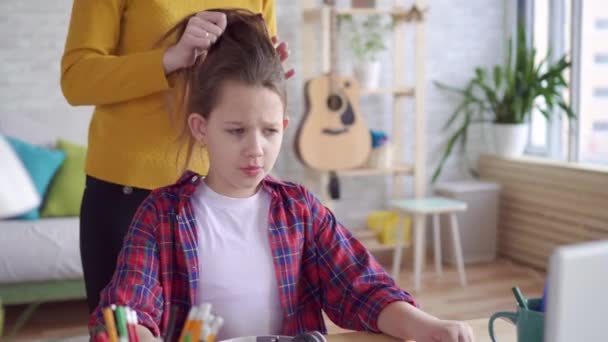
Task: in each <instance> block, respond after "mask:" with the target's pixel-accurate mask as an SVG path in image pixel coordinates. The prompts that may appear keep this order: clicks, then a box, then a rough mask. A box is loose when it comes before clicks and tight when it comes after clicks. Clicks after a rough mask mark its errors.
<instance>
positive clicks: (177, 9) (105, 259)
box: [61, 0, 287, 312]
mask: <svg viewBox="0 0 608 342" xmlns="http://www.w3.org/2000/svg"><path fill="white" fill-rule="evenodd" d="M224 6H231V7H238V8H244V9H248V10H251V11H253V12H257V13H262V14H263V15H264V19H265V20H266V22H267V23H268V28H269V31H270V32H271V34H272V35H274V34H276V16H275V12H276V9H275V1H274V0H230V1H228V0H190V1H185V0H180V1H169V0H128V1H127V0H95V1H91V0H74V4H73V8H72V14H71V20H70V27H69V31H68V35H67V39H66V44H65V52H64V55H63V57H62V60H61V88H62V90H63V94H64V96H65V98H66V99H67V101H68V102H69V103H70V104H72V105H94V106H95V111H94V113H93V118H92V120H91V124H90V127H89V134H88V139H89V144H88V152H87V161H86V170H85V171H86V175H87V179H86V189H85V191H84V195H83V199H82V205H81V209H80V254H81V259H82V268H83V272H84V280H85V284H86V292H87V303H88V305H89V310H90V311H91V312H92V311H93V309H95V306H96V305H97V304H98V303H99V292H100V291H101V290H102V289H103V288H104V287H105V286H106V285H107V284H108V282H109V281H110V279H111V277H112V274H113V273H114V269H115V266H116V257H117V255H118V253H119V251H120V249H121V247H122V242H123V239H124V237H125V234H126V232H127V228H128V227H129V223H130V222H131V220H132V218H133V214H134V213H135V211H136V210H137V208H138V207H139V205H140V204H141V203H142V201H143V200H144V199H145V198H146V197H147V196H148V194H149V192H150V190H151V189H155V188H159V187H162V186H166V185H169V184H171V183H173V182H175V180H176V179H177V178H179V176H180V171H179V169H178V168H176V167H175V160H174V157H175V155H177V153H178V146H176V145H175V144H174V141H175V138H176V132H175V130H174V127H172V126H170V125H169V123H168V120H167V115H166V111H165V106H164V101H165V94H164V91H165V90H167V89H169V87H170V86H171V83H172V82H173V77H172V76H173V73H174V71H176V70H180V69H182V68H185V67H189V66H190V65H192V62H193V60H194V58H193V55H194V54H195V50H196V51H199V52H202V51H205V50H206V49H207V48H208V47H209V46H210V45H212V44H213V42H215V41H216V40H217V38H218V37H219V36H221V34H222V32H223V31H224V29H225V27H226V18H225V16H224V14H223V13H214V12H213V11H208V10H207V9H209V8H214V7H224ZM193 12H198V13H197V15H196V16H193V17H192V20H190V21H189V22H188V25H187V26H188V30H187V34H185V35H184V36H183V37H182V39H180V40H179V41H178V42H177V43H176V44H173V45H171V46H168V45H163V46H154V44H155V43H157V42H158V40H159V38H160V37H162V35H163V34H164V33H165V32H166V31H167V30H168V29H170V28H171V27H173V26H175V24H176V23H177V22H179V21H180V20H182V18H184V17H185V16H186V15H188V14H190V13H193ZM277 48H278V49H279V50H281V51H282V52H283V54H282V55H283V56H284V57H286V56H287V53H286V52H287V48H286V45H284V44H283V45H278V46H277ZM197 157H200V158H193V160H192V161H191V162H190V164H189V166H188V167H189V168H190V169H192V170H195V171H196V172H198V173H201V174H205V173H206V172H207V168H208V160H207V158H206V155H205V154H204V153H199V154H198V155H197Z"/></svg>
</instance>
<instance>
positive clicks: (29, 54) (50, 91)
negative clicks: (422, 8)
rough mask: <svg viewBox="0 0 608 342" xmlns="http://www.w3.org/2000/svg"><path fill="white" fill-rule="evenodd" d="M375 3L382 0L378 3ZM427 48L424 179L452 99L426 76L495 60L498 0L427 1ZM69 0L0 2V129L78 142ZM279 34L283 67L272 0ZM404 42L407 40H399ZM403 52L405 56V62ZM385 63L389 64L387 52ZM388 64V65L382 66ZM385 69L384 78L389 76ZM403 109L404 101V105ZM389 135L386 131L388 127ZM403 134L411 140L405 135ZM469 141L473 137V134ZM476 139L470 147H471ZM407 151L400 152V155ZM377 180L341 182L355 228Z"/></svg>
mask: <svg viewBox="0 0 608 342" xmlns="http://www.w3.org/2000/svg"><path fill="white" fill-rule="evenodd" d="M378 2H379V3H387V1H386V0H385V1H382V0H379V1H378ZM428 2H429V12H428V26H427V27H428V29H427V37H428V50H427V56H428V61H427V66H426V75H427V79H428V82H427V106H426V107H427V110H428V113H427V115H428V119H427V150H428V156H427V160H428V166H427V170H428V173H429V174H428V176H429V177H430V174H431V172H432V171H433V169H434V167H435V165H436V163H437V161H438V158H439V153H440V151H441V148H442V144H443V143H444V141H445V139H446V137H447V134H446V133H445V132H443V131H442V130H441V127H442V126H443V124H444V122H445V120H446V119H447V117H448V116H449V114H450V113H451V110H452V109H453V108H454V105H455V103H456V101H457V99H456V98H454V97H449V96H447V95H446V94H445V93H441V92H439V91H438V90H437V89H436V88H435V87H434V86H433V85H432V84H431V81H432V80H441V81H445V82H448V83H450V84H455V85H462V84H464V83H465V82H466V81H467V80H468V78H469V77H470V76H471V75H472V70H473V68H474V67H475V66H478V65H482V66H490V65H493V64H495V63H498V62H500V61H501V59H502V57H501V56H502V50H503V45H504V44H503V41H504V40H503V39H504V34H505V32H504V24H503V22H504V20H503V16H504V14H503V13H504V1H498V0H429V1H428ZM71 4H72V2H71V1H70V0H54V1H45V0H19V1H8V0H5V1H1V2H0V132H4V133H8V134H13V135H17V136H22V137H28V139H29V140H30V141H32V142H50V141H53V140H54V139H55V138H56V137H58V136H61V137H64V138H67V139H70V140H73V141H75V142H81V143H84V142H86V134H87V129H88V121H89V119H90V113H91V110H92V109H91V108H88V107H78V108H75V107H71V106H70V105H68V104H67V103H66V102H65V100H64V99H63V97H62V94H61V90H60V86H59V63H60V57H61V54H62V50H63V46H64V39H65V34H66V31H67V25H68V22H69V14H70V11H71ZM277 12H278V23H279V34H280V37H281V38H282V40H286V41H288V42H289V44H290V46H291V51H292V57H291V58H290V64H292V65H293V66H295V67H296V71H297V69H298V66H299V65H302V61H301V53H300V51H298V50H299V47H300V46H301V43H302V37H301V34H300V23H301V15H300V2H299V1H292V0H277ZM404 39H407V37H404ZM411 56H412V55H411V54H408V56H407V58H408V60H412V58H411ZM384 58H385V59H386V61H390V59H389V55H388V53H386V54H385V56H384ZM385 64H386V65H389V64H390V63H385ZM390 74H391V72H390V70H386V71H385V76H384V77H385V78H384V81H386V80H387V78H388V77H390ZM303 82H304V80H303V79H302V77H301V75H300V74H296V76H295V78H294V79H293V80H291V81H290V89H289V101H290V103H289V108H288V110H289V112H290V115H291V117H292V128H295V127H296V126H297V123H298V121H299V119H300V117H301V115H302V113H303V97H302V94H303V91H302V84H303ZM371 101H373V102H366V103H363V108H364V113H368V114H367V121H368V123H369V124H370V126H372V127H373V128H385V129H388V127H385V124H386V122H388V120H387V119H386V118H382V117H379V116H377V115H371V114H369V113H373V112H377V111H381V112H385V111H390V107H388V101H386V99H375V100H373V99H372V100H371ZM410 107H411V106H408V108H410ZM412 123H413V121H412V120H406V122H405V125H406V127H405V132H406V134H405V138H404V139H403V140H404V141H405V144H406V146H405V150H407V151H412V150H413V147H412V142H413V133H414V132H413V130H412V129H411V127H412ZM294 131H295V129H292V130H291V131H290V132H289V134H288V137H287V139H286V141H285V143H284V144H285V145H284V149H283V155H282V157H281V159H280V160H279V163H278V165H277V169H276V171H277V173H278V174H280V175H281V176H283V177H285V178H289V179H293V180H303V179H304V170H303V168H302V166H301V164H300V163H299V162H298V161H297V160H296V159H295V158H294V155H293V133H294ZM388 131H389V132H390V130H388ZM409 137H411V138H409ZM474 140H475V139H474ZM479 146H481V144H475V141H474V144H473V147H474V148H476V147H479ZM411 156H412V154H411V153H408V154H407V155H406V157H407V158H411ZM460 161H461V160H460V159H459V158H452V159H450V162H449V163H448V165H447V168H446V170H445V172H444V177H443V178H442V179H455V178H462V177H466V172H465V171H464V170H463V168H462V167H460V166H461V163H460ZM385 180H386V179H385V178H382V177H376V178H374V177H366V178H354V179H344V180H343V182H342V185H343V191H342V192H343V200H342V201H341V202H340V203H338V204H337V205H336V214H337V215H338V217H339V218H340V219H342V220H343V221H344V222H345V223H346V224H348V225H350V226H360V224H361V222H362V221H363V220H364V218H365V215H366V213H367V212H368V211H369V210H372V209H375V208H379V207H381V206H382V205H383V203H384V201H385V200H386V191H385V189H386V183H385Z"/></svg>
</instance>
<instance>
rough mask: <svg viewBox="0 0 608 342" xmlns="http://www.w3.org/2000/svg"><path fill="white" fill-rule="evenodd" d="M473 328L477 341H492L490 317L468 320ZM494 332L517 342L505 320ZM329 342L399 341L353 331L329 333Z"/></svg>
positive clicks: (505, 340) (504, 341)
mask: <svg viewBox="0 0 608 342" xmlns="http://www.w3.org/2000/svg"><path fill="white" fill-rule="evenodd" d="M466 322H467V323H469V325H471V327H472V328H473V335H475V342H490V341H492V340H491V339H490V335H489V334H488V319H487V318H481V319H473V320H469V321H466ZM494 325H495V326H494V329H495V330H494V333H495V334H496V338H497V339H498V341H499V342H516V341H517V334H516V331H515V326H514V325H512V324H509V323H507V322H505V321H503V320H500V319H499V320H496V322H494ZM327 341H328V342H395V341H399V340H397V339H395V338H392V337H389V336H386V335H378V334H369V333H361V332H352V333H342V334H334V335H327Z"/></svg>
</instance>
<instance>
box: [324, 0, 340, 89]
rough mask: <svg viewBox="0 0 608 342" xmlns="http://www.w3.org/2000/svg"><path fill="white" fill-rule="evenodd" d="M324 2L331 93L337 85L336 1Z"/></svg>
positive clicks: (327, 0)
mask: <svg viewBox="0 0 608 342" xmlns="http://www.w3.org/2000/svg"><path fill="white" fill-rule="evenodd" d="M325 3H326V4H327V5H329V76H330V81H331V82H330V86H331V91H332V93H333V92H334V90H335V89H336V87H337V84H336V76H337V65H338V48H337V46H336V45H337V39H336V36H337V34H338V23H337V20H336V19H337V15H336V14H337V13H336V3H335V1H333V0H326V1H325Z"/></svg>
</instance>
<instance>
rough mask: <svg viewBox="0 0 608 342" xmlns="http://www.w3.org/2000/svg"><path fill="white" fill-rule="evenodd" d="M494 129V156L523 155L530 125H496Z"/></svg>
mask: <svg viewBox="0 0 608 342" xmlns="http://www.w3.org/2000/svg"><path fill="white" fill-rule="evenodd" d="M493 128H494V148H495V151H496V154H497V155H499V156H503V157H518V156H521V155H523V154H524V150H525V149H526V144H527V143H528V131H529V130H530V125H529V124H527V123H525V124H497V123H495V124H494V125H493Z"/></svg>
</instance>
